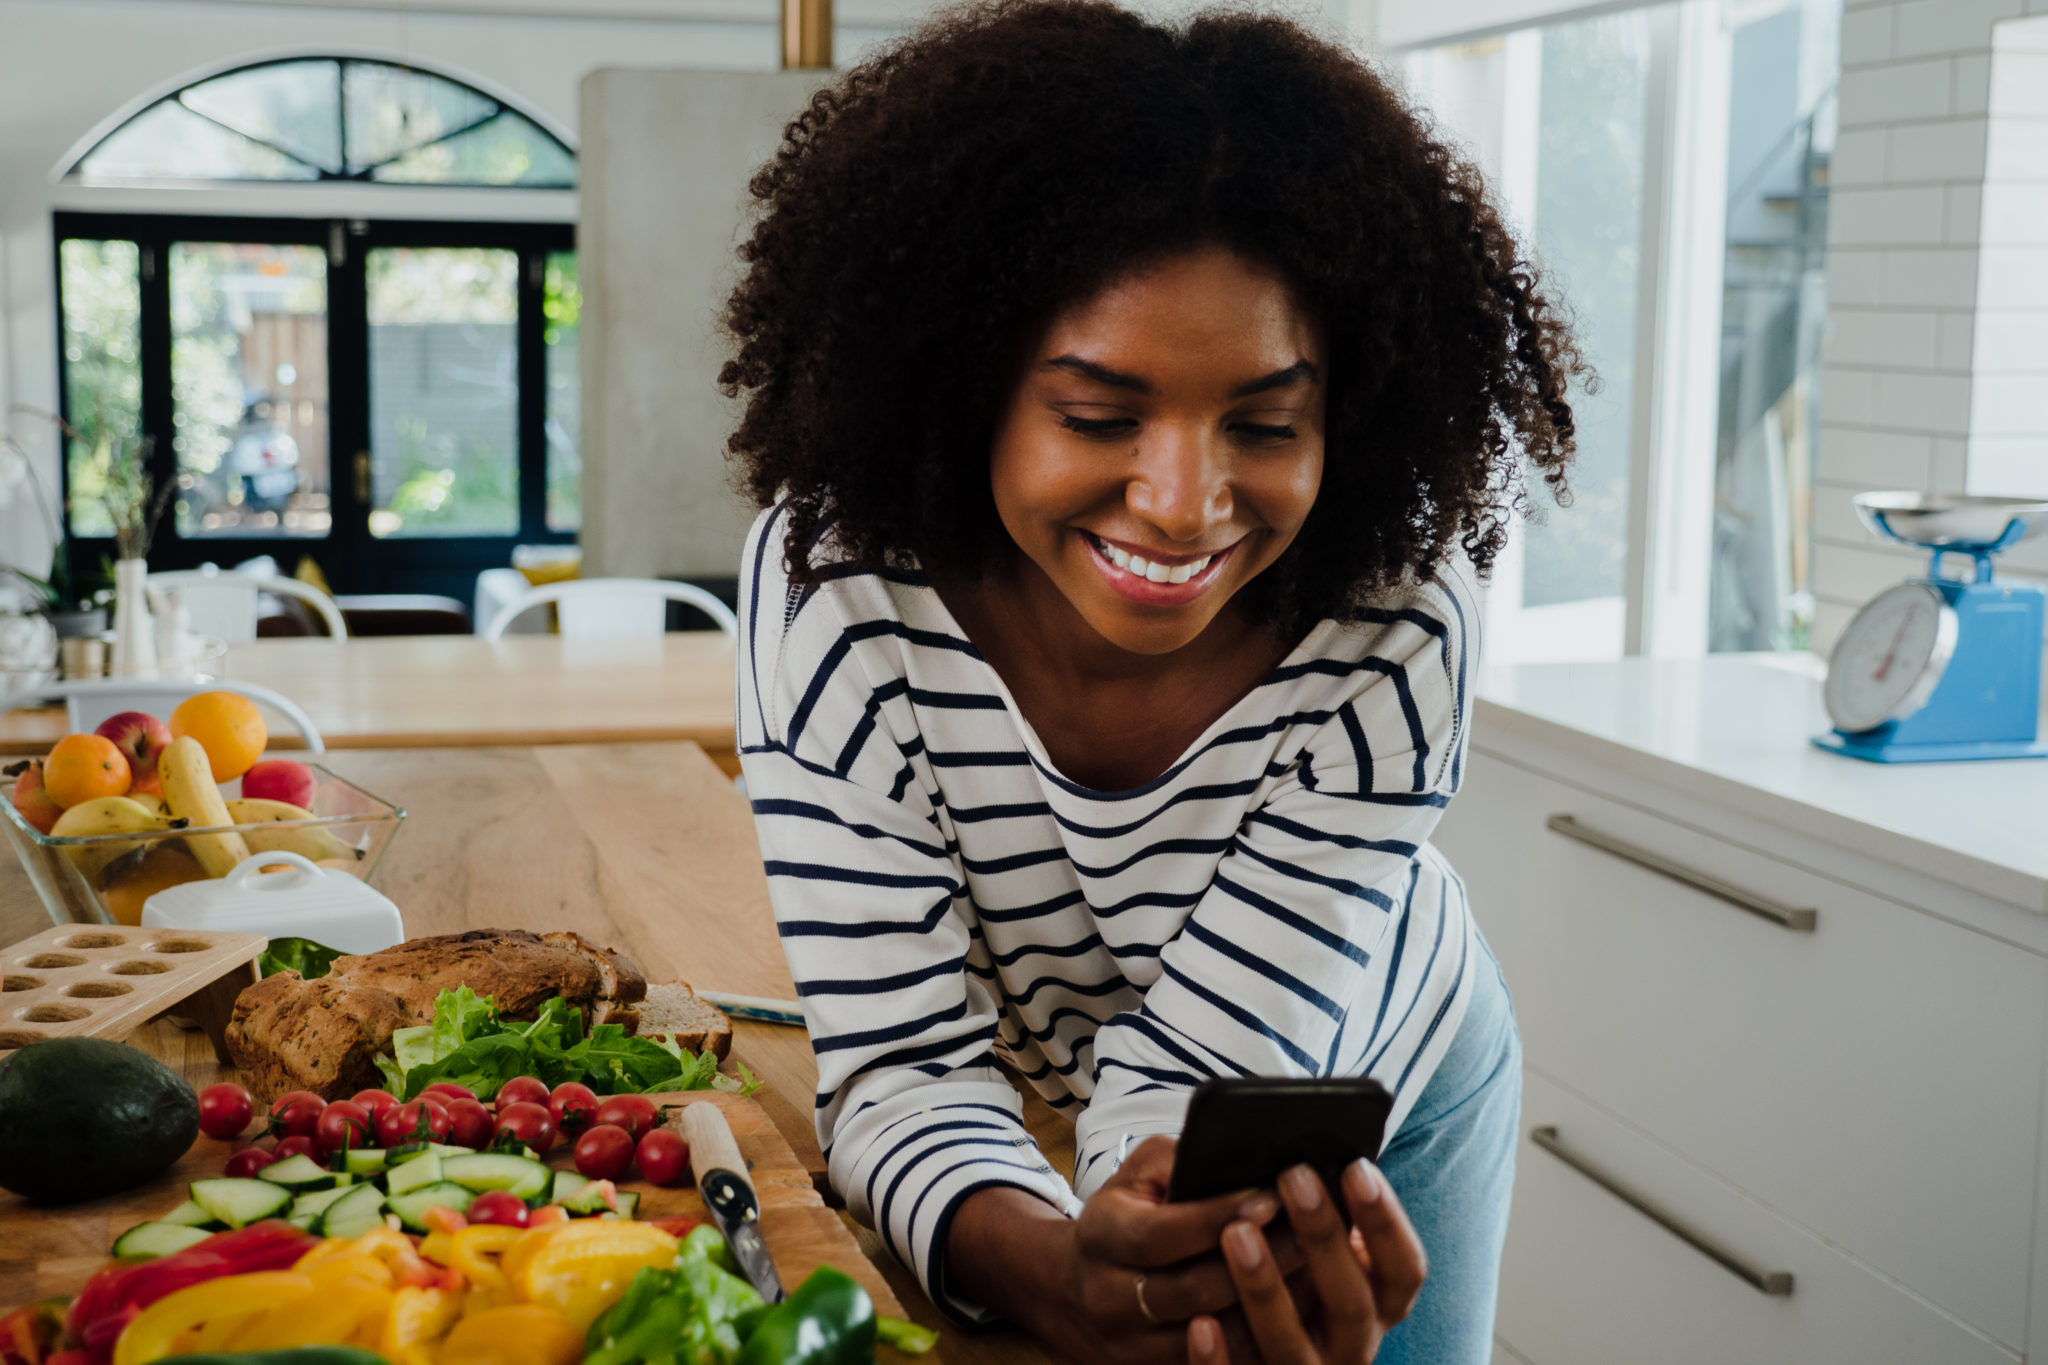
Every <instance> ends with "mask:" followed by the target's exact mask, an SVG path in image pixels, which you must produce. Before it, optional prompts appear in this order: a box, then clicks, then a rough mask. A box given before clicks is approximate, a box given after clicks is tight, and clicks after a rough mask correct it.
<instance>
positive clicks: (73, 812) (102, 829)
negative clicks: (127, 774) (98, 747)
mask: <svg viewBox="0 0 2048 1365" xmlns="http://www.w3.org/2000/svg"><path fill="white" fill-rule="evenodd" d="M170 826H171V822H170V819H169V818H168V817H167V816H162V815H158V814H157V813H156V812H154V811H152V810H150V809H149V807H147V806H145V805H143V804H142V803H141V802H139V801H135V800H131V799H130V798H128V797H126V796H102V797H100V798H98V799H97V800H93V801H84V802H81V803H79V804H78V805H76V806H73V807H71V808H70V809H69V810H67V811H65V812H64V813H63V814H62V815H60V816H58V817H57V823H56V824H55V825H53V826H51V827H50V833H51V835H52V836H53V837H55V838H58V839H92V838H97V837H99V836H101V835H106V834H148V833H152V832H154V831H156V830H161V829H169V828H170ZM140 846H141V845H140V843H139V841H137V840H133V839H123V840H121V841H119V842H118V843H116V842H113V841H109V842H107V843H104V844H92V845H81V846H77V847H72V848H66V849H65V850H64V856H65V857H67V858H69V859H70V860H71V865H72V866H73V867H75V868H77V869H78V870H79V871H80V872H81V873H83V874H84V876H85V879H86V880H87V881H88V882H92V881H93V880H94V878H96V877H98V876H99V874H100V871H101V870H102V869H103V868H105V867H106V865H107V864H108V863H111V862H113V861H114V859H116V858H119V857H122V856H124V855H126V854H129V853H132V852H134V851H135V850H136V849H137V848H139V847H140Z"/></svg>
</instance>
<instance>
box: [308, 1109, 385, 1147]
mask: <svg viewBox="0 0 2048 1365" xmlns="http://www.w3.org/2000/svg"><path fill="white" fill-rule="evenodd" d="M313 1140H314V1141H315V1142H317V1143H319V1144H320V1150H321V1151H323V1152H327V1153H329V1154H332V1153H334V1152H345V1151H348V1150H350V1149H351V1148H355V1147H368V1146H371V1145H372V1144H374V1143H375V1142H376V1140H377V1125H376V1124H374V1123H372V1122H371V1121H370V1111H369V1110H367V1109H365V1108H363V1106H361V1105H360V1104H357V1103H355V1102H354V1101H353V1100H336V1101H335V1102H334V1103H333V1104H330V1105H328V1106H327V1107H326V1108H325V1109H323V1110H321V1111H320V1123H319V1126H318V1127H316V1128H315V1129H314V1130H313Z"/></svg>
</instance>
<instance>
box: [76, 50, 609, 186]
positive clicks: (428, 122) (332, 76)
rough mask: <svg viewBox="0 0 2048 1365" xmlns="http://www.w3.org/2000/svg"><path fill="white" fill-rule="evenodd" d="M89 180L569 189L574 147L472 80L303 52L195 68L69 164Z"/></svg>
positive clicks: (80, 177)
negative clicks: (197, 72) (202, 70)
mask: <svg viewBox="0 0 2048 1365" xmlns="http://www.w3.org/2000/svg"><path fill="white" fill-rule="evenodd" d="M66 176H67V178H69V179H74V180H78V181H82V182H84V183H86V184H117V183H121V182H124V181H136V180H151V181H161V180H178V181H208V180H271V181H322V180H345V181H347V180H352V181H369V182H373V183H381V184H392V185H444V186H494V187H508V186H518V187H521V188H527V189H573V188H574V187H575V184H576V154H575V153H574V152H572V151H571V150H569V147H568V145H567V144H566V143H565V142H564V141H563V140H562V139H561V138H560V137H558V136H556V135H555V134H554V133H551V132H549V131H548V130H547V129H546V128H544V127H542V126H541V125H540V123H539V122H537V121H536V120H535V119H533V118H531V117H529V116H528V115H526V114H523V113H521V112H519V111H518V110H515V109H512V108H510V107H509V106H507V105H506V104H504V103H503V102H501V101H499V100H498V99H496V98H494V97H493V96H491V95H488V94H485V93H484V92H483V91H481V90H478V89H476V88H475V87H474V86H471V85H467V84H465V83H463V82H461V81H457V80H453V79H451V78H449V77H447V76H441V75H437V74H435V73H433V72H431V71H422V70H419V69H418V68H415V67H410V66H401V65H398V64H397V63H394V62H379V61H368V60H362V59H357V58H352V57H295V58H286V59H282V60H278V61H270V62H259V63H256V64H255V65H252V66H243V67H238V68H236V69H234V70H232V71H225V72H222V73H221V74H219V75H217V76H211V77H208V78H207V79H205V80H201V81H196V82H194V83H193V84H191V85H188V86H186V87H185V88H184V89H182V90H179V91H178V92H177V93H176V94H172V95H167V96H165V97H164V98H162V99H160V100H157V101H156V102H155V103H153V104H150V105H149V106H148V107H146V108H144V109H142V110H141V111H140V112H138V113H136V114H134V115H132V116H131V117H129V118H128V119H127V120H126V121H124V122H123V123H122V124H121V125H120V126H119V127H118V128H116V129H114V130H113V131H112V132H110V133H108V134H107V135H106V136H105V137H103V138H101V139H100V140H99V141H98V142H97V143H95V144H94V145H93V147H92V149H91V150H90V151H88V152H86V153H85V154H84V155H83V156H81V157H79V158H78V160H77V161H76V162H75V163H74V164H73V165H72V166H71V167H69V168H68V170H67V171H66Z"/></svg>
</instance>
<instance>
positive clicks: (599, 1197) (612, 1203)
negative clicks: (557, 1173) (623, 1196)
mask: <svg viewBox="0 0 2048 1365" xmlns="http://www.w3.org/2000/svg"><path fill="white" fill-rule="evenodd" d="M607 1194H610V1195H611V1196H612V1197H611V1198H610V1199H606V1198H605V1195H607ZM619 1198H620V1196H619V1193H618V1186H617V1185H615V1184H614V1183H613V1182H611V1181H609V1180H586V1181H584V1182H583V1186H582V1188H581V1189H579V1190H577V1191H576V1192H575V1193H574V1194H572V1195H570V1196H569V1197H568V1198H567V1199H563V1198H560V1197H557V1198H556V1199H555V1201H554V1202H555V1203H557V1204H560V1205H561V1206H562V1207H563V1208H565V1209H567V1210H568V1211H569V1212H571V1213H576V1214H591V1213H610V1212H611V1211H612V1209H613V1208H614V1207H616V1205H617V1201H618V1199H619Z"/></svg>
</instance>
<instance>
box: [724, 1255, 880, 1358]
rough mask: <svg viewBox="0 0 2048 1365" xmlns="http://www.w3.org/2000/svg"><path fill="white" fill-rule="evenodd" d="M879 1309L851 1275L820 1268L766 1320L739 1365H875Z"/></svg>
mask: <svg viewBox="0 0 2048 1365" xmlns="http://www.w3.org/2000/svg"><path fill="white" fill-rule="evenodd" d="M874 1359H875V1304H874V1300H872V1299H870V1298H869V1297H868V1291H867V1290H865V1289H862V1288H861V1287H860V1285H859V1283H858V1282H856V1281H855V1280H854V1279H853V1278H852V1277H851V1276H849V1275H846V1274H843V1273H842V1272H840V1271H837V1270H834V1269H832V1267H830V1266H819V1267H818V1268H817V1269H816V1270H813V1271H812V1272H811V1277H810V1278H809V1279H807V1280H805V1281H804V1282H803V1283H802V1284H800V1285H798V1286H797V1288H796V1292H795V1293H794V1294H791V1295H790V1296H789V1297H788V1298H786V1299H784V1300H783V1301H782V1302H781V1303H778V1304H776V1305H775V1306H774V1307H773V1308H771V1309H769V1310H768V1311H767V1312H766V1313H764V1314H762V1315H761V1319H760V1321H759V1322H757V1323H755V1324H754V1325H753V1330H752V1331H751V1332H749V1333H748V1334H747V1344H746V1345H745V1346H744V1347H742V1348H741V1349H740V1354H739V1360H738V1361H737V1362H736V1365H873V1362H874Z"/></svg>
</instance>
